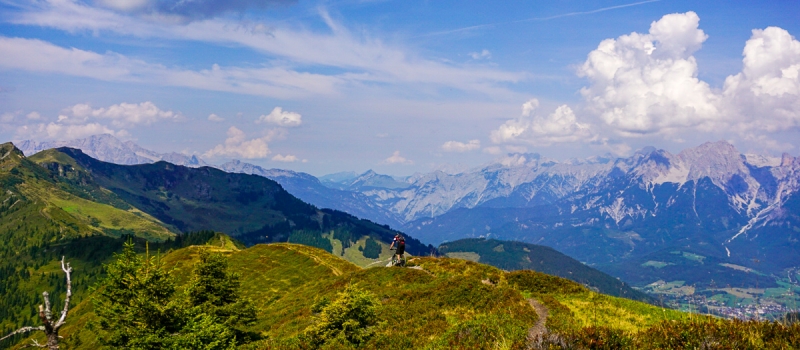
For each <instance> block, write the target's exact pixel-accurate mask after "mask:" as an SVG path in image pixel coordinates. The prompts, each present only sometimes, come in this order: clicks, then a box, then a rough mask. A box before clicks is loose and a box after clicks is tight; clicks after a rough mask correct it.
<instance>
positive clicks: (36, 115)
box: [25, 111, 42, 120]
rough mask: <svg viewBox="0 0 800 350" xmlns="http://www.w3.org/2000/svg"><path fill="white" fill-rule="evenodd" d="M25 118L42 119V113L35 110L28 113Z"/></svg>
mask: <svg viewBox="0 0 800 350" xmlns="http://www.w3.org/2000/svg"><path fill="white" fill-rule="evenodd" d="M25 118H28V119H30V120H41V119H42V115H41V114H39V112H36V111H33V112H30V113H28V114H26V115H25Z"/></svg>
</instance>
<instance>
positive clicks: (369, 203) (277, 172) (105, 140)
mask: <svg viewBox="0 0 800 350" xmlns="http://www.w3.org/2000/svg"><path fill="white" fill-rule="evenodd" d="M16 144H18V145H19V146H18V147H17V148H19V149H20V150H21V151H22V152H23V153H24V154H25V155H27V156H31V155H33V154H35V153H38V152H40V151H43V150H47V149H53V148H59V147H70V148H75V149H80V150H81V151H83V152H84V153H86V155H88V156H90V157H92V158H95V159H98V160H101V161H104V162H109V163H114V164H121V165H137V164H149V163H155V162H158V161H166V162H168V163H172V164H176V165H184V166H188V167H195V168H196V167H203V166H210V167H215V168H218V169H221V170H223V171H226V172H235V173H243V174H252V175H259V176H263V177H266V178H269V179H271V180H273V181H276V182H278V183H279V184H281V186H283V187H284V188H285V189H286V190H287V191H289V192H290V193H292V195H294V196H297V197H298V198H300V199H302V200H303V201H306V202H308V203H310V204H313V205H315V206H317V207H320V208H330V209H335V210H341V211H344V212H347V213H351V214H353V215H356V216H359V217H362V218H365V219H368V220H372V221H374V222H377V223H381V224H385V225H390V226H392V227H395V228H399V227H400V226H401V225H402V221H401V220H399V217H398V216H397V215H395V214H393V213H391V212H390V211H388V210H386V209H384V208H382V207H381V206H380V205H378V204H377V203H375V202H374V201H373V200H372V199H370V198H368V197H366V196H365V195H363V194H361V193H359V192H355V191H347V190H337V189H333V188H330V187H328V186H323V185H322V184H321V183H320V181H319V180H318V179H317V178H316V177H314V176H312V175H309V174H306V173H302V172H296V171H291V170H281V169H264V168H262V167H260V166H258V165H253V164H249V163H245V162H241V161H239V160H232V161H229V162H227V163H225V164H222V165H212V164H209V163H207V162H206V161H204V160H203V159H201V158H198V157H197V156H194V155H191V156H188V155H184V154H181V153H175V152H172V153H157V152H153V151H150V150H147V149H144V148H142V147H140V146H139V145H137V144H136V143H134V142H133V141H126V142H122V141H120V140H119V139H117V138H116V137H114V136H113V135H109V134H103V135H94V136H90V137H87V138H84V139H76V140H71V141H51V142H36V141H32V140H25V141H21V142H17V143H16Z"/></svg>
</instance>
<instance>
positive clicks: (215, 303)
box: [186, 251, 256, 341]
mask: <svg viewBox="0 0 800 350" xmlns="http://www.w3.org/2000/svg"><path fill="white" fill-rule="evenodd" d="M240 278H241V277H240V275H239V274H238V273H234V272H231V271H229V270H228V260H227V258H226V257H224V256H223V255H222V254H218V253H216V254H212V253H209V252H207V251H203V252H201V253H200V263H198V264H197V265H196V266H195V269H194V277H193V278H192V282H191V284H190V285H189V288H187V289H186V294H187V298H188V300H189V304H190V306H191V307H194V308H197V309H199V310H202V312H204V313H207V314H209V315H212V316H214V317H216V318H217V319H218V320H219V321H220V322H221V323H222V324H224V325H225V326H226V327H228V328H229V329H231V330H232V331H234V333H236V334H237V338H239V339H240V340H241V341H245V340H248V339H247V338H249V336H248V335H247V334H246V333H245V332H244V331H242V330H241V327H242V326H248V325H252V324H253V323H255V322H256V309H255V306H253V302H252V301H251V300H250V299H248V298H243V297H242V296H241V295H240V293H239V289H240V288H239V287H240V285H241V283H240V281H239V279H240Z"/></svg>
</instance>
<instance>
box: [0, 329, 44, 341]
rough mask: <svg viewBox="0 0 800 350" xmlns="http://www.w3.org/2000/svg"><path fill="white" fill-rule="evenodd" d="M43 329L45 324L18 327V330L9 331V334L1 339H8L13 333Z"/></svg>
mask: <svg viewBox="0 0 800 350" xmlns="http://www.w3.org/2000/svg"><path fill="white" fill-rule="evenodd" d="M43 330H44V326H39V327H22V328H20V329H17V330H16V331H13V332H11V333H9V334H8V335H6V336H5V337H2V338H0V341H3V340H6V339H7V338H10V337H11V336H13V335H17V334H22V333H27V332H30V331H43Z"/></svg>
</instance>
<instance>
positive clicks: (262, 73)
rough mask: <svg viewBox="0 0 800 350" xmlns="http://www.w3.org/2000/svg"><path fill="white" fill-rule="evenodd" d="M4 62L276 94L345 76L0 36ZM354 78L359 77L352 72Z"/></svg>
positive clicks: (304, 91) (318, 90) (326, 89)
mask: <svg viewBox="0 0 800 350" xmlns="http://www.w3.org/2000/svg"><path fill="white" fill-rule="evenodd" d="M0 52H3V53H4V54H3V55H0V68H6V69H19V70H26V71H32V72H46V73H57V74H66V75H71V76H78V77H88V78H94V79H98V80H105V81H120V82H134V83H149V84H160V85H166V86H180V87H189V88H195V89H202V90H210V91H225V92H233V93H239V94H248V95H261V96H269V97H275V98H283V99H286V98H297V97H300V96H306V95H309V94H318V95H329V94H333V93H334V92H335V90H336V89H335V86H337V85H341V84H344V83H345V82H346V81H347V79H346V77H340V76H325V75H320V74H312V73H304V72H296V71H293V70H291V69H287V68H285V67H274V68H269V67H268V68H237V67H220V66H219V65H216V64H215V65H213V66H212V67H211V69H204V70H199V71H194V70H181V69H176V68H167V67H164V66H162V65H158V64H151V63H147V62H144V61H141V60H134V59H129V58H127V57H125V56H123V55H120V54H116V53H113V52H108V53H105V54H98V53H95V52H91V51H84V50H80V49H75V48H71V49H68V48H63V47H60V46H56V45H53V44H51V43H48V42H44V41H41V40H35V39H22V38H7V37H3V36H0ZM354 80H355V81H358V80H359V79H358V78H357V77H354Z"/></svg>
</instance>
